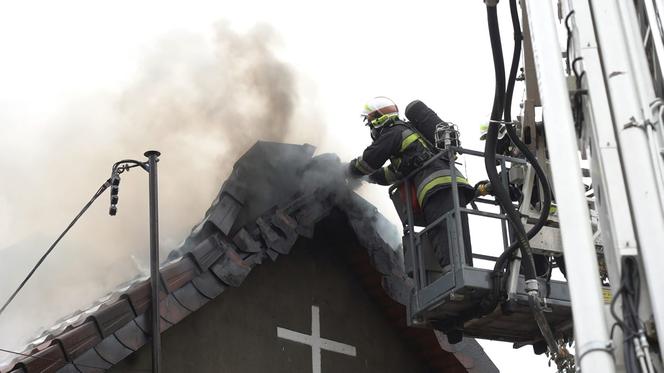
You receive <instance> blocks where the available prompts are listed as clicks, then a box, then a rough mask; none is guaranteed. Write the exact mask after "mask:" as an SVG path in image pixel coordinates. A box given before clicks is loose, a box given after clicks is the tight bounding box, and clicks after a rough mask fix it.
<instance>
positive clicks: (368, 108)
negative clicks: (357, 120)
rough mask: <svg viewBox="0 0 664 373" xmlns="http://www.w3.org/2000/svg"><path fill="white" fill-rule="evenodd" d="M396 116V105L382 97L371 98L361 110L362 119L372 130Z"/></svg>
mask: <svg viewBox="0 0 664 373" xmlns="http://www.w3.org/2000/svg"><path fill="white" fill-rule="evenodd" d="M398 116H399V109H398V108H397V104H395V103H394V101H392V100H390V99H389V98H387V97H383V96H379V97H374V98H372V99H371V100H369V102H367V103H366V104H364V108H363V109H362V117H363V118H364V120H365V121H366V123H367V124H369V125H371V127H373V128H379V127H382V126H383V125H384V124H385V122H386V121H387V120H388V119H390V118H393V117H398Z"/></svg>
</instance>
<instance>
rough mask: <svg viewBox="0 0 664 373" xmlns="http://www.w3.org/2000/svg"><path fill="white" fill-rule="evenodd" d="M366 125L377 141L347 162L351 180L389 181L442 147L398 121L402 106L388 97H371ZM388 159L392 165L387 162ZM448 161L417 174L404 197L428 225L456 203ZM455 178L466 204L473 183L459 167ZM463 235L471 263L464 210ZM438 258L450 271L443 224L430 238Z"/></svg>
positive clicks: (406, 123) (424, 160) (418, 164)
mask: <svg viewBox="0 0 664 373" xmlns="http://www.w3.org/2000/svg"><path fill="white" fill-rule="evenodd" d="M362 116H363V118H364V121H365V124H366V125H367V126H369V129H370V131H371V138H372V140H373V143H372V144H371V145H370V146H369V147H367V148H366V149H365V150H364V153H362V156H360V157H358V158H356V159H354V160H352V161H351V162H350V163H349V165H348V168H349V169H348V174H349V176H350V177H351V178H360V177H363V176H367V177H368V180H369V182H372V183H376V184H380V185H390V184H393V183H395V182H397V181H399V180H401V179H402V178H404V177H406V176H407V175H409V174H410V173H411V172H413V171H415V170H417V169H418V168H420V167H421V166H422V165H423V164H424V163H425V162H426V161H427V160H429V159H431V158H432V157H433V156H434V155H435V154H436V153H437V152H438V150H436V149H435V147H434V146H433V145H432V144H431V142H430V141H428V140H427V139H426V138H425V137H424V136H423V135H422V133H421V132H419V131H417V130H416V129H415V127H414V126H413V125H411V123H408V122H404V121H403V120H401V119H399V110H398V108H397V105H396V104H395V103H394V101H392V100H390V99H389V98H387V97H375V98H373V99H371V100H370V101H369V102H368V103H367V104H366V105H364V109H363V110H362ZM388 160H389V161H390V164H389V165H387V166H385V167H383V165H384V164H385V163H386V162H387V161H388ZM449 163H450V162H449V160H447V159H444V158H443V159H438V160H435V161H433V162H432V163H430V164H429V165H427V166H426V167H425V168H424V169H422V170H420V171H419V172H417V173H416V174H415V175H414V176H413V178H412V183H411V184H410V185H411V190H413V192H414V193H415V195H414V196H413V198H409V197H410V196H409V197H406V201H408V202H407V203H412V204H413V208H414V210H420V209H421V211H422V214H423V218H424V223H425V224H426V225H429V224H431V223H433V222H434V221H435V220H436V219H438V218H439V217H441V216H442V215H443V214H445V213H446V212H448V211H450V210H451V209H452V208H453V207H454V206H453V199H452V197H453V196H452V189H451V182H452V177H451V172H450V165H449ZM456 178H457V179H456V180H457V184H458V187H459V202H460V205H461V206H465V205H466V204H467V203H468V202H470V201H471V199H472V197H473V187H472V186H470V185H469V184H468V181H467V180H466V179H465V178H464V177H463V175H462V174H461V173H460V172H459V171H458V170H457V171H456ZM461 218H462V219H461V220H462V227H463V238H464V244H465V245H464V246H465V249H466V251H465V259H466V263H467V264H469V265H472V256H471V245H470V235H469V232H468V217H467V215H466V214H462V216H461ZM429 239H430V242H431V245H432V246H433V249H434V252H435V254H436V257H437V258H438V262H439V264H440V266H441V268H443V272H445V271H447V270H448V269H449V265H450V247H449V246H450V245H449V244H448V235H447V229H446V226H445V225H444V224H441V226H440V227H439V228H436V229H432V230H431V234H430V236H429Z"/></svg>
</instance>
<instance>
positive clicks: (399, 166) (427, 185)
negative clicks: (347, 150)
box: [349, 119, 473, 206]
mask: <svg viewBox="0 0 664 373" xmlns="http://www.w3.org/2000/svg"><path fill="white" fill-rule="evenodd" d="M431 147H432V146H431V145H430V144H428V143H427V141H426V140H425V139H424V138H423V137H422V135H421V134H420V133H419V132H417V131H416V130H415V129H414V127H412V126H411V125H409V124H408V123H406V122H403V121H401V120H399V119H392V120H390V121H389V122H388V123H386V124H385V125H384V126H383V129H382V131H380V133H379V134H378V136H377V137H376V138H375V139H374V141H373V143H372V144H371V145H370V146H369V147H367V148H366V149H365V150H364V153H362V156H361V157H358V158H356V159H354V160H352V161H351V162H350V164H349V174H350V175H351V176H353V177H362V176H365V175H368V176H369V181H371V182H373V183H376V184H381V185H390V184H393V183H394V182H396V181H398V180H400V179H402V178H404V177H406V176H408V175H409V174H410V173H411V172H413V171H414V170H416V169H417V168H419V167H421V166H422V165H423V164H424V163H425V162H426V161H427V160H429V159H430V158H431V157H433V156H434V155H435V154H436V152H437V151H436V149H431ZM388 159H389V161H390V164H389V165H388V166H386V167H382V166H383V165H384V164H385V162H387V160H388ZM455 170H456V168H455ZM456 180H457V183H458V186H459V191H460V192H461V193H468V194H471V195H472V191H473V188H472V187H471V186H470V184H469V183H468V180H466V178H465V177H464V176H463V175H462V174H461V172H459V171H458V170H456ZM451 183H452V176H451V172H450V165H449V161H448V160H447V159H438V160H435V161H433V162H432V163H430V164H429V165H428V166H427V167H426V168H424V169H423V170H421V171H420V172H418V173H417V174H415V175H414V176H413V186H414V187H415V191H416V193H417V201H418V203H419V205H420V206H424V203H425V202H426V199H427V196H429V195H431V193H432V192H434V191H436V190H440V189H442V188H447V187H449V186H450V185H451Z"/></svg>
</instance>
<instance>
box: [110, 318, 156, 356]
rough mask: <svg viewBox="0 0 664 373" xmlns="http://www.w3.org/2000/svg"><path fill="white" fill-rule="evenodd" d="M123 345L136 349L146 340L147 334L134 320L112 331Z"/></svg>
mask: <svg viewBox="0 0 664 373" xmlns="http://www.w3.org/2000/svg"><path fill="white" fill-rule="evenodd" d="M113 334H114V335H115V337H116V338H117V339H118V341H120V343H122V345H123V346H125V347H127V348H129V349H131V350H133V351H136V350H138V349H139V348H141V346H143V345H144V344H145V343H146V342H147V339H148V338H147V335H146V334H145V333H144V332H143V330H141V328H139V327H138V325H137V324H136V322H135V321H134V320H131V321H130V322H128V323H127V324H125V326H123V327H122V328H120V329H118V330H116V331H115V333H113Z"/></svg>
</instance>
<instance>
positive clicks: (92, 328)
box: [56, 320, 101, 359]
mask: <svg viewBox="0 0 664 373" xmlns="http://www.w3.org/2000/svg"><path fill="white" fill-rule="evenodd" d="M56 340H57V341H59V342H60V344H61V345H62V348H63V349H64V350H65V354H66V355H67V357H69V359H75V358H76V357H78V356H79V355H81V354H83V352H85V351H86V350H89V349H90V348H92V347H94V346H95V345H96V344H97V343H99V341H101V336H100V335H99V330H98V329H97V325H95V323H94V321H92V320H89V321H87V322H85V323H83V324H81V325H80V326H79V327H77V328H74V329H72V330H70V331H67V332H64V333H62V334H61V335H59V336H58V337H57V338H56Z"/></svg>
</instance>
